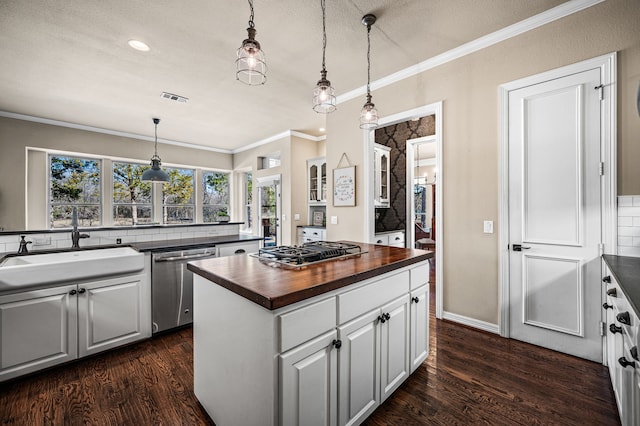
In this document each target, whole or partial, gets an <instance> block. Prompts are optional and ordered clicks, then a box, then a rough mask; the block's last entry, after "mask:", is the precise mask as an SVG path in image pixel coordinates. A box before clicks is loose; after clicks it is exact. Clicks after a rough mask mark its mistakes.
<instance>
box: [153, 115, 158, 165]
mask: <svg viewBox="0 0 640 426" xmlns="http://www.w3.org/2000/svg"><path fill="white" fill-rule="evenodd" d="M155 125H156V130H155V144H154V145H153V150H154V152H155V156H156V157H157V156H158V123H155Z"/></svg>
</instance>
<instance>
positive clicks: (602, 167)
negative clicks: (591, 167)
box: [598, 161, 604, 176]
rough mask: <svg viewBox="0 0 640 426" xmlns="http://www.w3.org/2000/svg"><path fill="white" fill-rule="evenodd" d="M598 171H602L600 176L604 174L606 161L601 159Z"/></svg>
mask: <svg viewBox="0 0 640 426" xmlns="http://www.w3.org/2000/svg"><path fill="white" fill-rule="evenodd" d="M598 173H600V176H604V161H601V162H600V164H598Z"/></svg>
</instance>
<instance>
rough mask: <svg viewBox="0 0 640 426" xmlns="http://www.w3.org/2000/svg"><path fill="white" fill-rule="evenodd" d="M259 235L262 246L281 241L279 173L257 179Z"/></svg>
mask: <svg viewBox="0 0 640 426" xmlns="http://www.w3.org/2000/svg"><path fill="white" fill-rule="evenodd" d="M257 184H258V203H259V208H258V223H259V228H260V231H259V235H260V236H261V237H263V238H264V241H263V245H264V247H272V246H277V245H278V244H280V241H282V235H281V230H280V214H281V204H282V203H281V202H280V175H274V176H267V177H263V178H258V179H257Z"/></svg>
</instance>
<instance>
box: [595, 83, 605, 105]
mask: <svg viewBox="0 0 640 426" xmlns="http://www.w3.org/2000/svg"><path fill="white" fill-rule="evenodd" d="M593 89H594V90H598V91H599V96H600V100H601V101H604V84H601V85H600V86H596V87H594V88H593Z"/></svg>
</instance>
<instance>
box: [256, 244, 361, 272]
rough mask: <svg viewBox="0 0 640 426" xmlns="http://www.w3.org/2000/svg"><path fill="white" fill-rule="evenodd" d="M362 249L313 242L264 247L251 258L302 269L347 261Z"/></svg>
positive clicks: (352, 245) (351, 245)
mask: <svg viewBox="0 0 640 426" xmlns="http://www.w3.org/2000/svg"><path fill="white" fill-rule="evenodd" d="M362 253H365V252H363V251H362V248H361V247H360V246H359V245H356V244H350V243H341V242H334V241H313V242H308V243H305V244H303V245H301V246H276V247H264V248H261V249H260V250H258V253H253V254H251V256H254V257H257V258H258V259H261V260H264V261H268V262H271V263H273V264H274V266H280V265H282V266H285V267H290V268H302V267H305V266H307V265H310V264H314V263H319V262H323V261H327V260H332V259H347V258H350V257H354V256H358V255H360V254H362Z"/></svg>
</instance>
